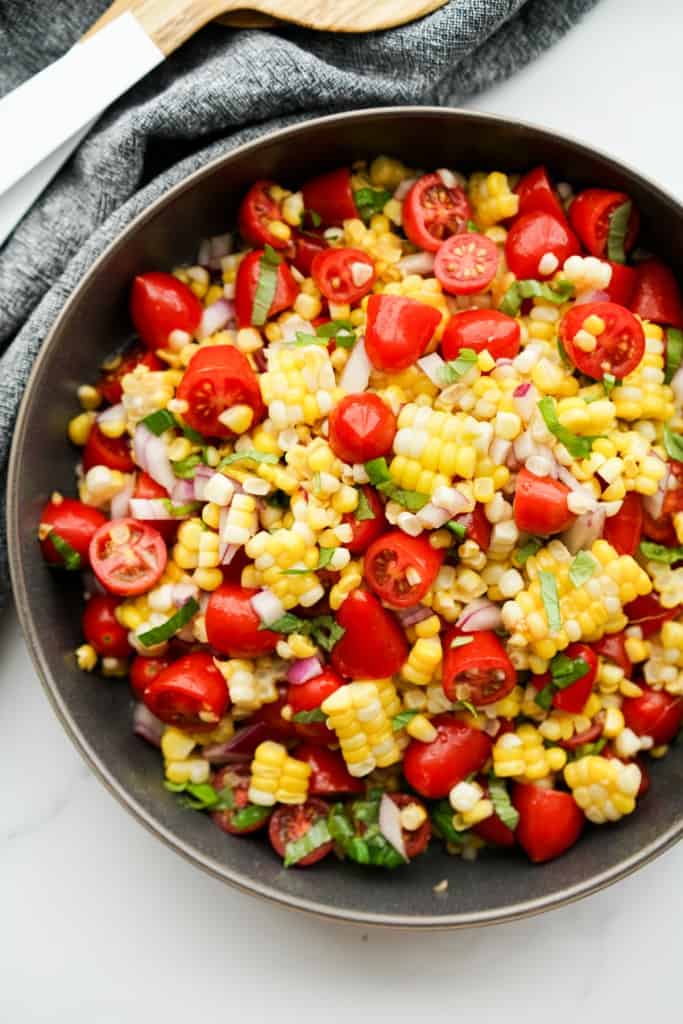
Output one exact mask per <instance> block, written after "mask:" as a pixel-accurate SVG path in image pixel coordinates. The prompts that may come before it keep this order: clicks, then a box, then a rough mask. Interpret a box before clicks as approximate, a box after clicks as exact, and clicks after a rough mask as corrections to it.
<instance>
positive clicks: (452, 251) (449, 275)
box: [434, 231, 500, 295]
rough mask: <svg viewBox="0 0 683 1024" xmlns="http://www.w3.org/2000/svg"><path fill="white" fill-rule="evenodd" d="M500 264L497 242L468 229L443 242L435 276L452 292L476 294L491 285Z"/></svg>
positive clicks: (436, 258) (435, 268) (435, 264)
mask: <svg viewBox="0 0 683 1024" xmlns="http://www.w3.org/2000/svg"><path fill="white" fill-rule="evenodd" d="M499 263H500V252H499V250H498V246H497V245H496V243H495V242H492V241H491V239H490V238H487V237H486V235H480V234H479V233H478V232H476V231H466V232H464V233H463V234H460V235H451V237H450V238H447V239H446V241H445V242H442V243H441V245H440V246H439V248H438V251H437V253H436V256H435V258H434V276H435V277H436V278H437V280H438V281H440V282H441V287H442V288H443V290H444V291H445V292H448V293H449V295H473V294H474V293H475V292H483V291H484V289H485V288H487V287H488V286H489V285H490V284H491V281H492V280H493V279H494V277H495V276H496V272H497V270H498V264H499Z"/></svg>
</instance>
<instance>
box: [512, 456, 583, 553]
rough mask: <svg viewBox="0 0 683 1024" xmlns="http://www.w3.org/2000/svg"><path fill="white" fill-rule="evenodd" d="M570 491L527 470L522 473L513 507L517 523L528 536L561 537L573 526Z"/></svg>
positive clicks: (522, 470) (560, 484)
mask: <svg viewBox="0 0 683 1024" xmlns="http://www.w3.org/2000/svg"><path fill="white" fill-rule="evenodd" d="M568 494H569V488H568V487H567V486H566V485H565V484H563V483H562V481H561V480H555V479H553V478H552V477H550V476H535V475H534V474H533V473H530V472H529V470H528V469H526V468H523V469H521V470H520V472H519V475H518V477H517V488H516V490H515V497H514V501H513V503H512V511H513V515H514V518H515V523H516V524H517V526H518V527H519V529H520V530H523V531H524V532H525V533H533V534H537V535H540V536H541V537H547V536H549V535H550V534H551V533H561V532H562V531H563V530H566V529H567V528H568V527H569V526H571V524H572V523H573V522H574V519H575V518H576V517H575V516H573V515H572V513H571V512H570V511H569V507H568V505H567V496H568Z"/></svg>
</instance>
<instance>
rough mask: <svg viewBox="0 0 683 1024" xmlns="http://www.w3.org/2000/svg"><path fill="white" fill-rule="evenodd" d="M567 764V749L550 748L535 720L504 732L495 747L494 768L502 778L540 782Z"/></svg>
mask: <svg viewBox="0 0 683 1024" xmlns="http://www.w3.org/2000/svg"><path fill="white" fill-rule="evenodd" d="M566 763H567V755H566V753H565V751H564V750H563V749H562V748H561V747H548V748H546V747H545V746H544V744H543V736H542V734H541V732H540V731H539V730H538V729H537V728H536V727H535V726H533V725H531V723H525V724H523V725H520V726H518V727H517V729H516V730H515V731H514V732H506V733H503V735H502V736H501V737H499V739H497V740H496V742H495V744H494V746H493V770H494V772H495V774H496V775H497V776H498V777H499V778H501V779H522V780H524V781H526V782H537V781H538V780H539V779H545V778H547V777H548V776H549V775H550V774H551V773H552V772H557V771H560V770H561V769H562V768H564V766H565V764H566Z"/></svg>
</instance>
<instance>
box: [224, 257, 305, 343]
mask: <svg viewBox="0 0 683 1024" xmlns="http://www.w3.org/2000/svg"><path fill="white" fill-rule="evenodd" d="M263 253H264V250H263V249H256V250H255V251H254V252H250V253H247V255H246V256H245V257H244V259H243V260H242V262H241V263H240V265H239V268H238V270H237V279H236V281H235V318H236V320H237V326H238V327H250V326H251V325H252V324H253V317H254V299H255V298H256V291H257V288H258V284H259V278H260V276H261V257H262V256H263ZM276 272H277V279H276V283H275V294H274V296H273V298H272V301H271V303H270V306H269V308H268V312H267V317H268V318H270V317H272V316H275V314H276V313H281V312H282V311H283V310H284V309H289V307H290V306H293V305H294V300H295V299H296V297H297V295H298V294H299V286H298V284H297V283H296V281H295V280H294V278H293V276H292V272H291V270H290V269H289V267H288V266H287V264H286V263H285V261H284V260H283V261H282V262H281V263H279V264H278V265H277V268H276Z"/></svg>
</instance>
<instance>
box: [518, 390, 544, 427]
mask: <svg viewBox="0 0 683 1024" xmlns="http://www.w3.org/2000/svg"><path fill="white" fill-rule="evenodd" d="M523 387H524V385H523V384H520V385H519V387H517V388H515V391H514V393H513V395H512V401H513V402H514V403H515V409H516V410H517V412H518V413H519V415H520V416H521V417H522V419H523V420H524V422H525V423H528V422H529V420H530V419H531V417H532V416H533V414H534V412H535V411H536V408H537V406H538V397H539V396H538V391H537V390H536V388H535V386H534V385H533V384H531V383H529V386H528V387H527V388H526V390H525V391H524V393H523V394H519V393H518V392H519V391H520V389H521V388H523Z"/></svg>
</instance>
